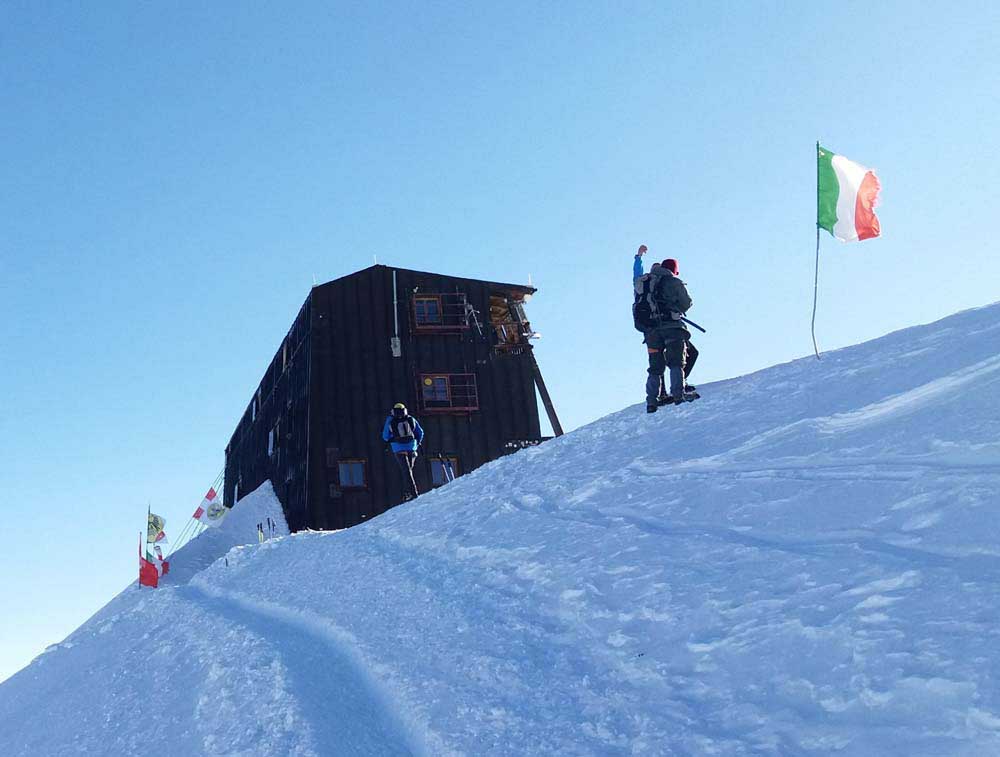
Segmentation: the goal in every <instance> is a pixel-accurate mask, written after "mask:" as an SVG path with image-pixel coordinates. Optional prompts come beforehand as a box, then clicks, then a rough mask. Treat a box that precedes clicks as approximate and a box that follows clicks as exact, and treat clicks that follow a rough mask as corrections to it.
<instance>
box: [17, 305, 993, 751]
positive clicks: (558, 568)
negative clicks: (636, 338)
mask: <svg viewBox="0 0 1000 757" xmlns="http://www.w3.org/2000/svg"><path fill="white" fill-rule="evenodd" d="M998 369H1000V305H993V306H990V307H987V308H981V309H979V310H973V311H967V312H965V313H960V314H958V315H956V316H952V317H951V318H948V319H945V320H943V321H940V322H938V323H935V324H930V325H927V326H920V327H916V328H913V329H907V330H904V331H901V332H897V333H895V334H890V335H888V336H886V337H883V338H882V339H879V340H875V341H874V342H869V343H866V344H863V345H858V346H856V347H852V348H849V349H845V350H840V351H838V352H835V353H830V354H828V355H825V356H824V359H823V360H822V361H816V360H815V359H806V360H801V361H796V362H793V363H788V364H785V365H780V366H775V367H774V368H771V369H768V370H766V371H761V372H759V373H756V374H753V375H750V376H745V377H742V378H739V379H733V380H731V381H726V382H720V383H718V384H715V385H711V386H706V387H704V391H703V398H702V399H701V400H699V401H698V402H696V403H692V404H690V405H686V406H681V407H676V408H667V409H664V410H662V411H661V412H659V413H657V414H655V415H652V416H646V415H645V412H644V410H643V408H642V406H641V405H635V406H632V407H629V408H626V409H624V410H622V411H621V412H619V413H615V414H613V415H611V416H608V417H607V418H604V419H601V420H600V421H597V422H595V423H593V424H591V425H589V426H587V427H585V428H582V429H579V430H577V431H575V432H573V433H571V434H568V435H566V436H564V437H562V438H560V439H557V440H553V441H551V442H547V443H546V444H544V445H541V446H540V447H537V448H533V449H528V450H523V451H521V452H519V453H517V454H516V455H513V456H511V457H509V458H505V459H503V460H499V461H496V462H494V463H491V464H489V465H487V466H484V467H482V468H480V469H479V470H477V471H474V472H473V473H471V474H469V475H466V476H463V477H462V478H460V479H458V480H457V481H455V482H453V483H451V484H448V485H447V486H445V487H443V488H441V489H439V490H437V491H434V492H431V493H429V494H425V495H424V496H421V497H420V498H419V499H417V500H416V501H414V502H412V503H409V504H407V505H403V506H400V507H398V508H395V509H394V510H392V511H390V512H389V513H386V514H385V515H383V516H380V517H379V518H376V519H374V520H372V521H371V522H369V523H367V524H364V525H363V526H359V527H357V528H353V529H349V530H346V531H341V532H335V533H302V534H296V535H294V536H291V537H282V538H279V539H277V540H274V541H271V542H268V543H265V544H263V545H258V544H256V534H255V532H254V533H253V538H248V537H247V534H246V533H243V531H240V533H239V534H236V533H235V532H234V533H233V534H230V535H229V536H224V535H222V536H219V537H214V538H218V539H219V541H218V542H217V543H210V542H205V543H204V544H203V545H201V546H198V543H197V542H195V543H193V544H192V545H191V547H190V548H189V549H190V552H188V553H186V554H185V553H184V552H182V553H180V554H179V555H178V557H177V558H176V559H177V560H178V562H179V563H182V562H184V560H186V561H187V567H184V565H180V566H179V567H178V568H177V572H176V574H175V575H174V577H173V580H174V584H173V585H168V586H167V587H166V589H163V590H158V591H156V592H150V591H139V590H137V589H135V588H134V587H133V588H130V589H129V590H126V591H125V592H123V594H122V595H120V596H119V597H117V598H116V599H115V600H113V601H112V602H111V603H110V604H109V605H108V607H107V608H105V610H103V611H102V612H101V613H98V615H97V616H95V617H94V618H93V619H92V620H91V621H89V622H88V623H87V624H85V625H84V626H83V627H81V629H79V630H78V631H77V632H76V633H74V634H73V635H72V636H71V637H70V638H69V639H68V640H67V641H66V642H65V643H64V644H62V645H57V647H56V648H54V649H52V650H51V651H50V652H48V653H47V654H45V655H43V656H42V657H40V658H38V659H37V660H36V661H35V662H34V663H32V665H30V666H29V667H28V668H26V669H25V670H24V671H22V672H21V673H19V674H18V675H16V676H14V677H13V678H11V679H9V680H8V681H7V682H6V683H4V684H3V685H2V686H0V753H2V754H4V755H8V754H9V755H34V754H46V755H61V754H67V755H68V754H79V753H83V752H86V753H90V754H108V755H112V754H122V753H126V752H128V751H130V750H134V749H137V748H141V747H142V746H145V745H148V744H149V743H151V741H153V740H155V739H156V738H163V739H172V741H171V742H169V743H172V744H174V745H176V746H175V747H174V748H173V751H174V752H175V753H179V754H247V755H249V754H266V755H285V754H296V755H326V754H358V755H377V754H434V755H437V754H451V755H477V756H478V755H508V754H533V755H534V754H539V755H628V754H657V755H659V754H663V755H702V754H714V755H733V756H737V755H761V754H774V755H786V754H837V755H852V756H853V755H856V756H858V757H861V756H862V755H864V756H867V755H872V754H879V755H906V756H907V757H910V756H912V755H928V756H929V755H939V754H948V755H970V756H971V755H983V754H996V753H1000V675H998V673H1000V662H997V657H996V654H995V649H996V644H997V641H998V636H1000V630H998V629H1000V623H998V619H1000V617H998V616H1000V610H998V609H997V608H1000V525H998V521H997V518H996V512H997V507H998V505H1000V500H998V497H997V491H998V483H1000V370H998ZM641 379H642V376H641V375H637V392H639V393H640V394H641ZM269 489H270V488H269V487H267V489H266V490H265V491H262V492H260V493H259V495H258V493H255V494H254V495H252V497H254V499H251V498H247V500H244V501H242V502H241V503H240V504H239V505H238V506H237V508H236V510H234V512H233V513H232V514H231V516H229V517H231V518H233V519H234V520H233V521H232V522H233V524H237V523H238V522H239V520H238V519H236V518H235V516H237V514H238V513H239V511H240V508H241V507H243V506H244V503H246V502H250V503H251V504H249V505H248V506H247V509H246V510H244V511H243V513H244V516H243V518H244V520H246V521H247V523H256V522H257V520H260V516H259V514H258V513H262V512H265V511H269V512H271V511H273V508H274V507H275V506H276V503H275V502H274V497H273V492H270V491H269ZM254 503H255V504H254ZM255 508H257V509H256V510H255ZM268 508H272V510H268ZM272 517H273V516H272ZM202 538H204V537H202ZM227 540H228V541H227ZM197 541H198V542H200V541H201V539H199V540H197ZM238 545H242V546H238ZM181 558H184V560H182V559H181ZM185 571H187V572H185ZM153 608H155V610H156V611H157V612H158V613H160V614H161V616H162V617H164V618H170V622H164V623H163V624H161V625H159V626H157V627H155V628H149V627H147V626H146V625H144V624H143V622H142V619H143V618H148V617H149V613H150V610H151V609H153ZM154 692H155V695H154ZM64 713H72V716H71V717H69V716H67V721H66V722H65V723H60V722H58V718H59V717H60V714H64ZM70 721H71V722H70Z"/></svg>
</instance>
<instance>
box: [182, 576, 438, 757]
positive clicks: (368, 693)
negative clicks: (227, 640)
mask: <svg viewBox="0 0 1000 757" xmlns="http://www.w3.org/2000/svg"><path fill="white" fill-rule="evenodd" d="M177 592H178V594H179V595H180V596H181V597H182V598H183V599H185V600H187V601H189V602H193V603H195V604H197V605H198V606H199V607H200V608H201V609H203V610H205V611H207V612H210V613H213V614H214V615H217V616H219V617H220V618H221V619H223V620H224V621H225V622H226V624H227V625H228V626H230V627H239V628H242V629H245V630H246V631H247V632H249V633H251V634H254V635H256V636H257V637H259V638H261V639H264V640H266V641H268V642H270V643H271V644H273V645H274V647H273V649H274V654H275V655H277V657H278V658H279V659H280V661H281V664H282V665H283V666H284V667H285V668H286V669H287V672H288V673H287V674H288V676H289V678H290V684H291V686H290V690H291V692H292V693H293V695H294V696H295V699H296V701H297V702H298V704H299V707H300V708H301V710H302V713H303V715H304V716H305V718H306V719H307V721H308V723H309V724H310V730H311V735H312V737H313V738H312V741H313V744H312V749H311V751H312V752H313V753H314V754H316V755H317V756H318V757H335V756H336V755H346V754H380V755H387V757H388V756H390V755H424V754H428V752H427V750H426V749H425V748H424V747H423V746H422V745H419V746H418V740H417V739H416V738H414V736H413V735H412V733H410V732H409V731H408V730H407V729H406V728H405V727H404V726H403V724H402V723H400V722H397V718H396V717H395V715H394V714H393V712H394V708H393V707H392V702H391V700H390V699H389V698H388V697H387V696H386V695H385V692H383V691H379V690H378V689H379V686H378V684H377V682H375V681H373V680H372V679H371V677H370V675H369V672H368V671H367V670H366V668H365V667H364V666H363V665H360V664H359V663H358V661H357V660H355V659H352V654H351V651H350V647H349V646H348V645H349V643H350V641H349V639H345V638H344V634H343V633H337V631H336V630H335V627H334V626H333V625H332V624H331V623H330V621H328V620H325V619H322V618H319V617H310V616H307V615H302V614H299V613H295V612H294V611H289V610H287V609H286V608H283V607H281V606H280V605H276V604H273V603H266V602H260V601H258V600H255V599H252V598H249V597H246V596H243V595H226V594H224V593H222V592H217V591H213V590H212V589H211V587H209V586H206V585H204V584H203V582H201V581H198V580H197V579H195V581H193V582H192V584H191V585H188V586H185V587H182V588H179V589H177ZM279 641H280V643H279Z"/></svg>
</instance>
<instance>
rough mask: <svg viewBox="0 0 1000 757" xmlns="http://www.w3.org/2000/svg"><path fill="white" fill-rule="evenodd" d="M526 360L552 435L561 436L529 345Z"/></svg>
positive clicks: (560, 428)
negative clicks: (550, 425)
mask: <svg viewBox="0 0 1000 757" xmlns="http://www.w3.org/2000/svg"><path fill="white" fill-rule="evenodd" d="M528 360H530V361H531V373H532V374H533V375H534V377H535V386H537V387H538V393H539V394H540V395H541V397H542V404H543V405H545V412H546V414H547V415H548V416H549V423H551V424H552V433H554V434H555V435H556V436H562V435H563V428H562V424H561V423H560V422H559V416H558V415H556V408H555V405H553V404H552V398H551V397H550V396H549V390H548V389H546V388H545V379H543V378H542V371H541V369H540V368H539V367H538V361H537V360H535V350H534V347H532V346H531V345H528Z"/></svg>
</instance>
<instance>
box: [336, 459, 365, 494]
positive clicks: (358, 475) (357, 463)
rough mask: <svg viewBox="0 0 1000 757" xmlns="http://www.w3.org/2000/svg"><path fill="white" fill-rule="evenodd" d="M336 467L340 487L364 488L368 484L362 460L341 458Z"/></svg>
mask: <svg viewBox="0 0 1000 757" xmlns="http://www.w3.org/2000/svg"><path fill="white" fill-rule="evenodd" d="M338 467H339V472H340V488H341V489H364V488H365V487H366V486H368V478H367V475H366V471H365V461H364V460H341V461H340V463H339V464H338Z"/></svg>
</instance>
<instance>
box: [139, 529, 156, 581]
mask: <svg viewBox="0 0 1000 757" xmlns="http://www.w3.org/2000/svg"><path fill="white" fill-rule="evenodd" d="M159 583H160V575H159V573H158V572H157V570H156V566H155V565H153V563H151V562H150V561H149V560H147V559H146V558H145V557H143V556H142V534H141V533H140V534H139V585H140V586H152V587H153V588H154V589H155V588H156V587H157V586H158V585H159Z"/></svg>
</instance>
